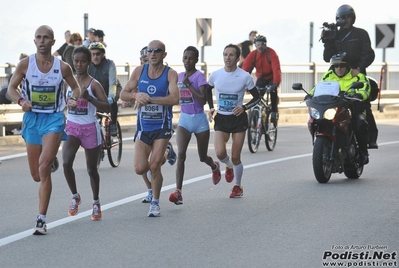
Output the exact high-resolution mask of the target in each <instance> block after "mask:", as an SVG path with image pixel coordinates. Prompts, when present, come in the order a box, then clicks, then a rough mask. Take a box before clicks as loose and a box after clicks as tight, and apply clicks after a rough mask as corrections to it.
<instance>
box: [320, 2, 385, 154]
mask: <svg viewBox="0 0 399 268" xmlns="http://www.w3.org/2000/svg"><path fill="white" fill-rule="evenodd" d="M355 21H356V13H355V10H354V9H353V8H352V7H351V6H350V5H342V6H340V7H339V8H338V9H337V12H336V26H337V27H338V28H339V30H338V31H336V34H335V36H329V35H327V34H326V32H325V31H324V30H323V31H322V33H321V40H322V42H323V43H324V52H323V58H324V61H325V62H329V61H330V59H331V57H332V56H333V55H335V54H337V53H342V52H345V53H346V55H347V61H348V64H349V66H350V67H351V68H352V74H353V76H356V75H357V74H358V73H359V72H360V73H363V74H365V75H367V73H366V68H367V67H368V66H370V65H371V64H372V63H373V61H374V58H375V53H374V50H373V49H372V47H371V41H370V36H369V34H368V33H367V31H366V30H364V29H361V28H357V27H354V26H353V24H354V23H355ZM365 109H366V112H367V122H368V124H369V128H370V133H369V148H370V149H378V144H377V137H378V129H377V125H376V122H375V119H374V115H373V112H372V110H371V104H370V100H369V99H367V100H365Z"/></svg>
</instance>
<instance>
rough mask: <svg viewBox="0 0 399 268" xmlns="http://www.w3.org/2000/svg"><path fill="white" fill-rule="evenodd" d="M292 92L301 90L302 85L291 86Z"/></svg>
mask: <svg viewBox="0 0 399 268" xmlns="http://www.w3.org/2000/svg"><path fill="white" fill-rule="evenodd" d="M292 89H293V90H302V83H294V84H292Z"/></svg>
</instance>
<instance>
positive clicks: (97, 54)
mask: <svg viewBox="0 0 399 268" xmlns="http://www.w3.org/2000/svg"><path fill="white" fill-rule="evenodd" d="M101 54H103V53H102V52H92V53H91V55H93V56H101Z"/></svg>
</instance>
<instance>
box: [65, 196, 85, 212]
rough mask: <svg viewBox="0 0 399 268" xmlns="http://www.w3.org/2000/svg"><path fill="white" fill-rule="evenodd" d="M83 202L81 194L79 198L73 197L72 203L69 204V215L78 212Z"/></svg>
mask: <svg viewBox="0 0 399 268" xmlns="http://www.w3.org/2000/svg"><path fill="white" fill-rule="evenodd" d="M81 202H82V200H81V199H80V196H79V197H78V198H72V201H71V204H70V205H69V208H68V215H69V216H75V215H76V214H78V211H79V205H80V203H81Z"/></svg>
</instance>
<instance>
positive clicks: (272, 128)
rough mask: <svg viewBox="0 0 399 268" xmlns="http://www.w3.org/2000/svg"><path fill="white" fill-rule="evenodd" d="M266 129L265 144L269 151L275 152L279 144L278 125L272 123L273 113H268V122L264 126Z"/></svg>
mask: <svg viewBox="0 0 399 268" xmlns="http://www.w3.org/2000/svg"><path fill="white" fill-rule="evenodd" d="M263 127H264V128H265V133H266V135H265V136H266V137H265V143H266V148H267V150H268V151H273V150H274V148H275V147H276V142H277V124H276V123H272V122H271V111H267V113H266V122H265V124H264V126H263Z"/></svg>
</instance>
